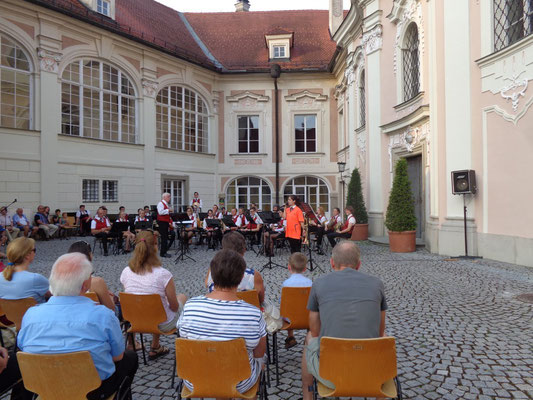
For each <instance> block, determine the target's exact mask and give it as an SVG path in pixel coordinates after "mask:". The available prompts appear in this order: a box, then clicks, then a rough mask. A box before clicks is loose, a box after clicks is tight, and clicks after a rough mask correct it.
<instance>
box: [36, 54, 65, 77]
mask: <svg viewBox="0 0 533 400" xmlns="http://www.w3.org/2000/svg"><path fill="white" fill-rule="evenodd" d="M37 55H38V56H39V62H40V66H41V70H43V71H46V72H52V73H54V74H57V73H58V72H59V62H60V61H61V53H57V52H55V51H50V50H45V49H40V50H39V52H38V53H37Z"/></svg>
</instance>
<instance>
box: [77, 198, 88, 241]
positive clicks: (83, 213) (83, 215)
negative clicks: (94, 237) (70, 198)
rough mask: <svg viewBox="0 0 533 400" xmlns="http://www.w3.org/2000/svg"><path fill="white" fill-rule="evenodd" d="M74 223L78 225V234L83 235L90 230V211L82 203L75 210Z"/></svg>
mask: <svg viewBox="0 0 533 400" xmlns="http://www.w3.org/2000/svg"><path fill="white" fill-rule="evenodd" d="M76 225H78V226H79V227H80V235H82V236H85V235H88V234H89V233H90V232H91V212H90V211H89V210H86V209H85V206H84V205H83V204H82V205H80V208H79V210H78V211H76Z"/></svg>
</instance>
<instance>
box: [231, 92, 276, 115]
mask: <svg viewBox="0 0 533 400" xmlns="http://www.w3.org/2000/svg"><path fill="white" fill-rule="evenodd" d="M226 100H227V101H228V103H232V106H233V108H244V109H247V110H251V109H256V108H257V106H258V105H261V103H263V104H264V103H268V101H269V100H270V97H269V96H265V95H262V94H257V93H253V92H250V91H248V90H247V91H245V92H242V93H239V94H236V95H234V96H227V97H226Z"/></svg>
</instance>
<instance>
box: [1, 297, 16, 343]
mask: <svg viewBox="0 0 533 400" xmlns="http://www.w3.org/2000/svg"><path fill="white" fill-rule="evenodd" d="M5 314H6V313H5V312H4V310H3V309H2V305H1V304H0V316H2V315H5ZM6 318H7V317H6ZM14 326H15V324H11V325H6V324H3V323H2V322H0V329H6V328H12V327H14ZM0 346H2V347H6V346H5V343H4V337H3V336H2V332H0Z"/></svg>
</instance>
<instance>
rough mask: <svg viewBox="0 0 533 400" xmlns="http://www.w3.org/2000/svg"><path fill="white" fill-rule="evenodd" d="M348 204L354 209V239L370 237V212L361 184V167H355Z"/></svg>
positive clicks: (349, 189)
mask: <svg viewBox="0 0 533 400" xmlns="http://www.w3.org/2000/svg"><path fill="white" fill-rule="evenodd" d="M346 205H347V206H352V207H353V209H354V217H355V227H354V229H353V231H352V238H351V239H352V240H367V239H368V214H367V212H366V207H365V199H364V198H363V188H362V186H361V174H360V173H359V169H358V168H355V169H354V170H353V172H352V177H351V178H350V183H349V184H348V197H347V199H346Z"/></svg>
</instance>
